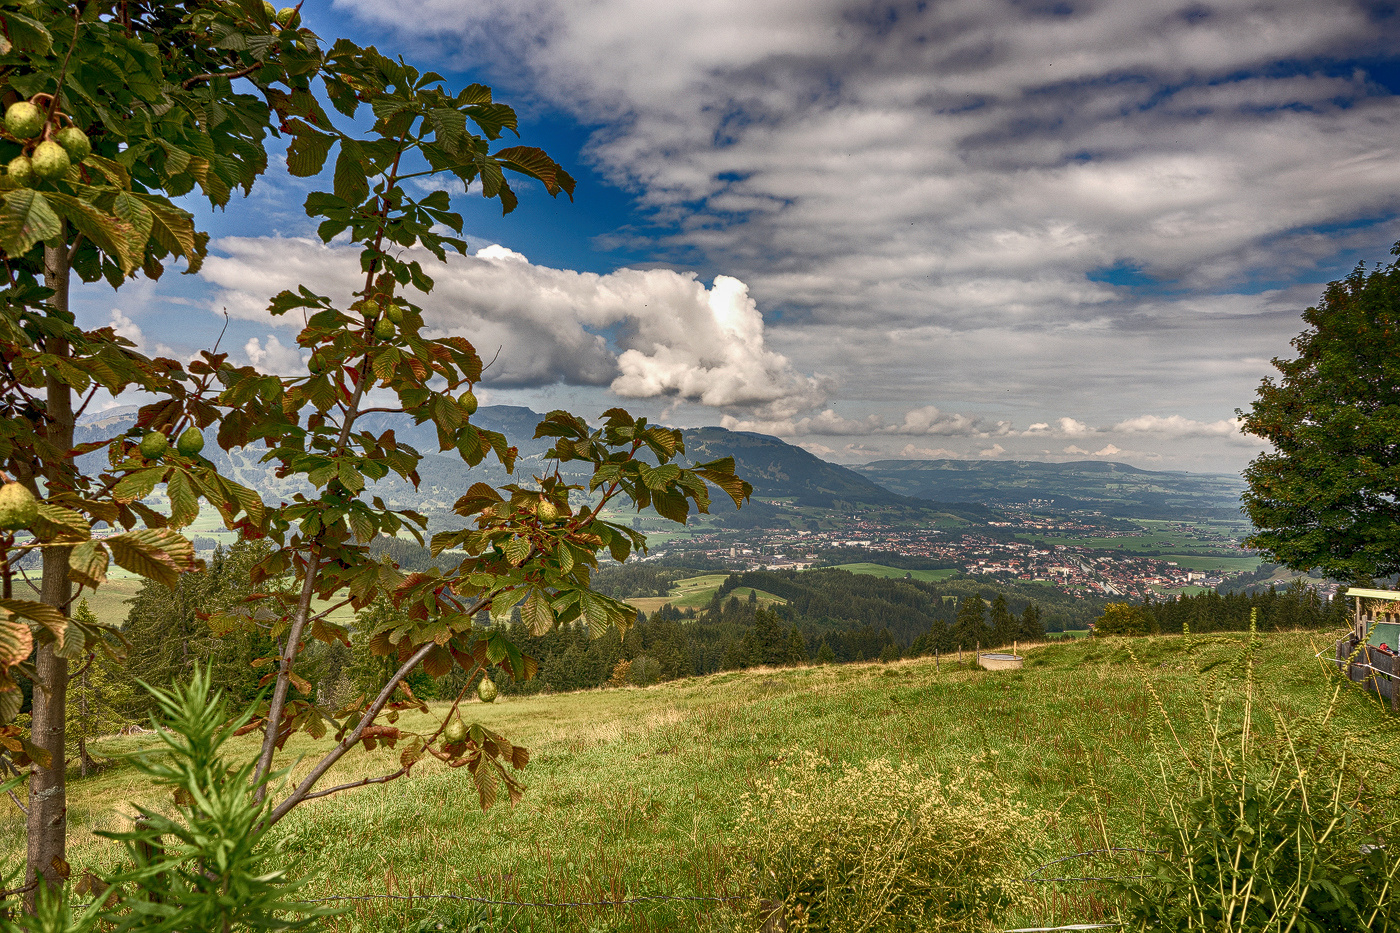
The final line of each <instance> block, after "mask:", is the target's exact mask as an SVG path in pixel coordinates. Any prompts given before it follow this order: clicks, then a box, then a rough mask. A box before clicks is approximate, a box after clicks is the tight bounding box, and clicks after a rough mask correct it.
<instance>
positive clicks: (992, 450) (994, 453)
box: [978, 444, 1006, 457]
mask: <svg viewBox="0 0 1400 933" xmlns="http://www.w3.org/2000/svg"><path fill="white" fill-rule="evenodd" d="M1004 453H1006V448H1005V447H1003V446H1001V445H1000V444H993V445H992V446H990V447H988V448H987V449H985V450H980V451H978V455H979V456H982V457H1000V456H1001V455H1002V454H1004Z"/></svg>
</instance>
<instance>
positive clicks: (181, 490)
mask: <svg viewBox="0 0 1400 933" xmlns="http://www.w3.org/2000/svg"><path fill="white" fill-rule="evenodd" d="M165 493H166V495H167V496H169V497H170V524H171V525H172V526H174V527H175V528H183V527H184V526H186V525H188V524H189V523H190V522H192V521H194V520H195V519H196V518H198V517H199V497H198V496H196V495H195V491H194V487H193V486H192V485H191V484H190V478H189V476H187V475H186V474H185V472H184V471H183V470H176V471H175V472H173V473H172V474H171V475H170V480H169V481H168V482H167V483H166V484H165Z"/></svg>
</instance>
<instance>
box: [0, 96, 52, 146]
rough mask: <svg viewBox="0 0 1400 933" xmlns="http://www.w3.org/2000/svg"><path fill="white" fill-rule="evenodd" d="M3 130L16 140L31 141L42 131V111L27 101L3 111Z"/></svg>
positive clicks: (12, 105)
mask: <svg viewBox="0 0 1400 933" xmlns="http://www.w3.org/2000/svg"><path fill="white" fill-rule="evenodd" d="M5 129H6V130H8V131H9V133H10V135H11V136H13V137H15V138H16V139H33V138H34V137H35V136H38V135H39V134H40V133H41V132H43V130H44V111H42V110H40V109H39V108H38V107H36V106H34V105H33V104H31V103H30V102H29V101H27V100H22V101H19V102H18V103H14V104H11V105H10V106H9V107H7V108H6V109H5Z"/></svg>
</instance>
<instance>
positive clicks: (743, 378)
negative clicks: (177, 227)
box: [200, 237, 828, 418]
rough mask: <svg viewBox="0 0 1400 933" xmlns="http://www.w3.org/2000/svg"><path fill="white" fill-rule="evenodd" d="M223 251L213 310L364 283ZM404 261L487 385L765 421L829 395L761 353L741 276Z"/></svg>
mask: <svg viewBox="0 0 1400 933" xmlns="http://www.w3.org/2000/svg"><path fill="white" fill-rule="evenodd" d="M215 253H216V255H211V256H210V257H209V258H208V260H206V262H205V265H204V268H203V270H201V272H200V274H201V275H202V276H203V277H204V278H205V279H206V280H208V281H210V282H212V283H214V284H216V285H218V286H220V287H221V288H222V290H223V291H222V293H221V294H220V295H219V296H218V298H217V301H216V304H217V305H218V306H221V307H224V308H227V309H228V311H229V313H230V315H232V316H235V317H239V318H242V319H245V320H251V321H257V322H264V323H265V322H270V323H273V324H278V323H282V324H286V325H290V326H298V325H300V324H301V320H300V318H299V317H298V318H292V317H291V316H288V317H286V318H280V319H279V318H269V317H268V315H267V312H266V310H265V308H266V304H267V301H268V299H269V298H270V297H271V296H272V295H274V294H276V293H277V292H279V291H281V290H283V289H287V288H295V287H297V286H298V285H305V286H306V287H307V288H310V289H311V290H312V291H314V292H316V293H317V294H323V295H328V296H331V297H333V298H335V299H338V300H341V301H348V299H349V296H350V295H351V294H352V293H353V292H354V290H355V289H356V288H359V287H360V279H361V275H362V273H361V272H360V270H359V260H358V250H356V249H353V248H349V247H341V246H335V245H331V246H327V245H324V244H321V243H319V242H316V241H312V240H307V239H295V238H275V237H259V238H237V237H230V238H225V239H222V240H219V241H218V242H217V243H216V244H215ZM407 258H416V259H420V260H421V261H423V264H424V266H425V267H426V268H427V269H428V270H429V274H431V275H432V276H433V278H434V280H435V283H436V284H435V287H434V289H433V292H432V293H431V295H429V296H426V297H422V299H421V300H422V303H423V316H424V321H425V323H426V325H427V327H428V328H429V331H430V333H431V334H435V335H446V334H458V335H461V336H465V337H466V338H467V339H468V340H470V341H471V342H472V343H473V344H474V345H475V346H476V347H477V349H478V352H480V353H481V354H482V356H483V357H484V358H485V359H487V360H491V359H492V357H493V356H496V351H497V349H499V350H500V354H499V357H498V358H497V359H496V361H495V362H494V363H493V364H492V365H491V366H489V367H488V369H487V371H486V374H485V377H484V378H485V381H486V383H487V384H488V385H491V386H496V387H498V388H511V387H515V388H520V387H533V386H542V385H551V384H555V383H564V384H568V385H580V386H608V387H610V388H611V389H612V390H613V391H614V392H615V393H617V394H618V395H621V396H623V397H626V398H662V397H675V398H678V399H683V400H686V401H690V402H696V403H699V404H701V405H705V406H709V407H711V408H716V409H720V410H725V411H752V412H758V413H759V414H761V415H762V416H765V417H770V418H771V417H779V418H781V417H791V416H792V415H795V414H797V413H799V412H802V411H806V410H810V409H812V408H814V407H816V406H818V405H820V404H821V402H822V401H824V400H825V397H826V393H827V388H828V381H827V380H824V379H822V378H820V377H818V376H812V375H806V374H803V373H800V372H798V371H797V370H796V369H795V368H794V367H793V365H792V363H791V362H790V361H789V360H788V359H787V358H786V357H785V356H783V355H782V354H779V353H777V352H775V351H773V350H771V349H769V348H768V347H767V346H766V344H765V331H764V322H763V316H762V315H761V314H760V313H759V311H758V307H757V305H756V304H755V303H754V301H753V299H752V298H751V297H750V296H749V294H748V288H747V286H745V284H744V283H743V282H741V281H739V280H738V279H735V278H732V277H729V276H717V277H716V278H715V281H714V284H713V286H712V287H709V288H707V287H706V286H705V285H704V283H702V282H700V281H699V280H698V279H697V278H696V276H695V275H694V274H693V273H680V272H674V271H671V270H668V269H646V270H637V269H619V270H618V271H616V272H613V273H609V274H607V275H599V274H596V273H590V272H573V271H570V270H566V269H553V268H549V267H546V266H539V265H535V264H533V263H531V262H530V261H529V260H528V259H527V258H526V257H525V256H524V255H522V254H520V253H518V252H515V251H513V250H510V249H507V248H505V247H503V246H488V247H485V248H483V249H481V250H479V251H478V252H477V253H476V254H475V255H473V256H450V257H449V260H448V262H447V263H446V264H445V265H444V264H438V263H437V262H436V261H435V260H432V259H431V257H429V256H427V255H426V254H424V255H423V256H418V255H416V254H413V253H410V254H409V255H408V256H407ZM245 353H246V354H247V356H248V357H249V359H250V360H251V361H252V362H253V363H254V365H256V366H259V367H260V368H269V369H272V370H276V369H277V368H278V367H281V366H285V365H288V362H289V361H290V360H291V359H292V356H294V355H295V351H294V350H293V349H291V348H287V347H284V346H282V344H281V343H280V342H278V340H277V338H276V337H269V338H267V340H266V342H259V340H257V339H256V338H255V339H252V340H249V342H248V344H247V345H246V347H245ZM289 354H290V355H289ZM298 359H299V357H298Z"/></svg>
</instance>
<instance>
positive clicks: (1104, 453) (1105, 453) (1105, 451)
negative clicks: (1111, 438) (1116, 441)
mask: <svg viewBox="0 0 1400 933" xmlns="http://www.w3.org/2000/svg"><path fill="white" fill-rule="evenodd" d="M1122 452H1123V451H1122V450H1120V449H1118V448H1117V447H1115V446H1113V445H1112V444H1105V445H1104V446H1103V448H1101V449H1099V450H1096V451H1094V456H1095V457H1112V456H1113V455H1114V454H1121V453H1122Z"/></svg>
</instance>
